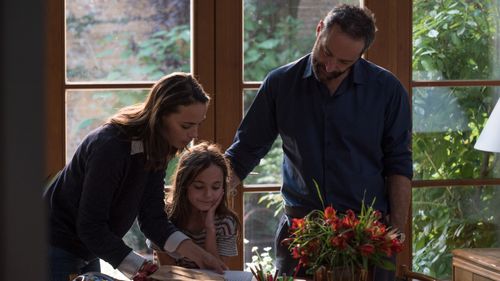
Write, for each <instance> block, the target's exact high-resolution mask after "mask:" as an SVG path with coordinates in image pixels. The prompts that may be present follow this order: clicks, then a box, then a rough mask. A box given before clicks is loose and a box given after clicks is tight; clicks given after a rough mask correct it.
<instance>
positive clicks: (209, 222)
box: [205, 192, 224, 230]
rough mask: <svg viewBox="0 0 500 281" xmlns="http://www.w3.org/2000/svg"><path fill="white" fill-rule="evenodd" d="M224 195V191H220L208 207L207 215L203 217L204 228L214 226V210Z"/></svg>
mask: <svg viewBox="0 0 500 281" xmlns="http://www.w3.org/2000/svg"><path fill="white" fill-rule="evenodd" d="M223 197H224V192H221V193H220V195H219V198H217V200H215V202H214V204H213V205H212V207H210V209H208V211H207V215H206V217H205V228H206V229H207V230H208V229H213V228H214V227H215V225H214V222H215V210H217V207H218V206H219V204H220V202H221V201H222V198H223ZM214 230H215V229H214Z"/></svg>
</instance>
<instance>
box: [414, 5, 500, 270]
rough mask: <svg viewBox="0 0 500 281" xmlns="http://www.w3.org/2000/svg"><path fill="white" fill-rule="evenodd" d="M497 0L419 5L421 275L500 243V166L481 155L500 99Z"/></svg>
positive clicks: (417, 232)
mask: <svg viewBox="0 0 500 281" xmlns="http://www.w3.org/2000/svg"><path fill="white" fill-rule="evenodd" d="M499 11H500V10H499V9H498V2H497V1H447V0H440V1H421V0H414V1H413V39H412V40H413V44H412V49H413V56H412V57H413V61H412V82H411V88H412V93H413V94H412V103H413V158H414V173H415V176H414V180H415V182H414V189H413V223H412V225H413V255H414V259H413V270H415V271H419V272H424V273H426V274H430V275H432V276H436V277H438V278H450V277H451V266H452V265H451V250H453V249H456V248H484V247H498V246H499V245H500V217H499V215H498V214H500V208H499V207H498V202H500V201H499V200H500V161H499V159H498V155H497V154H493V153H488V152H481V151H477V150H474V148H473V146H474V143H475V141H476V140H477V137H478V136H479V133H480V132H481V130H482V128H483V126H484V125H485V122H486V120H487V117H488V116H489V114H490V113H491V111H492V109H493V107H494V105H495V103H496V101H497V100H498V98H499V97H500V87H499V86H500V72H499V69H500V67H499V66H500V56H499V54H500V53H499V52H498V46H499V40H500V37H499V35H500V30H499V26H500V21H499V17H498V15H499Z"/></svg>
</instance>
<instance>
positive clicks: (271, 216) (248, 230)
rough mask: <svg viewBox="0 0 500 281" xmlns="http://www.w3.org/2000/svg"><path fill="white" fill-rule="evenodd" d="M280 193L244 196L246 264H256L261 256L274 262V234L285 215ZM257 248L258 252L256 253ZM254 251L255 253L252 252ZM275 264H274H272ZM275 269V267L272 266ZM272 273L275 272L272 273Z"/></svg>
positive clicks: (247, 194)
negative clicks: (267, 256) (282, 216)
mask: <svg viewBox="0 0 500 281" xmlns="http://www.w3.org/2000/svg"><path fill="white" fill-rule="evenodd" d="M282 206H283V205H282V198H281V195H280V194H279V192H263V193H245V194H244V209H243V223H244V230H245V235H244V237H243V238H244V241H245V244H244V249H243V251H244V262H245V264H247V265H248V263H252V262H255V259H256V258H257V252H258V254H259V255H261V256H262V255H264V256H266V255H269V257H270V258H272V260H273V261H274V259H275V252H274V234H275V232H276V230H277V229H278V224H279V220H280V218H281V215H282V213H283V210H282V208H283V207H282ZM255 247H257V252H256V251H255ZM252 249H254V251H252ZM272 263H273V264H274V262H272ZM272 267H274V265H273V266H272ZM271 272H274V270H273V271H271Z"/></svg>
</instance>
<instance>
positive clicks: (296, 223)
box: [290, 218, 304, 231]
mask: <svg viewBox="0 0 500 281" xmlns="http://www.w3.org/2000/svg"><path fill="white" fill-rule="evenodd" d="M303 226H304V219H296V218H293V219H292V226H291V227H290V230H291V231H295V230H297V229H300V228H302V227H303Z"/></svg>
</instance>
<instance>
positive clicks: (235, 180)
mask: <svg viewBox="0 0 500 281" xmlns="http://www.w3.org/2000/svg"><path fill="white" fill-rule="evenodd" d="M240 184H241V179H240V178H239V177H238V176H237V175H236V173H235V172H234V170H231V174H230V176H229V181H228V187H229V195H230V196H233V197H234V196H235V195H236V188H237V187H238V185H240Z"/></svg>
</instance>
